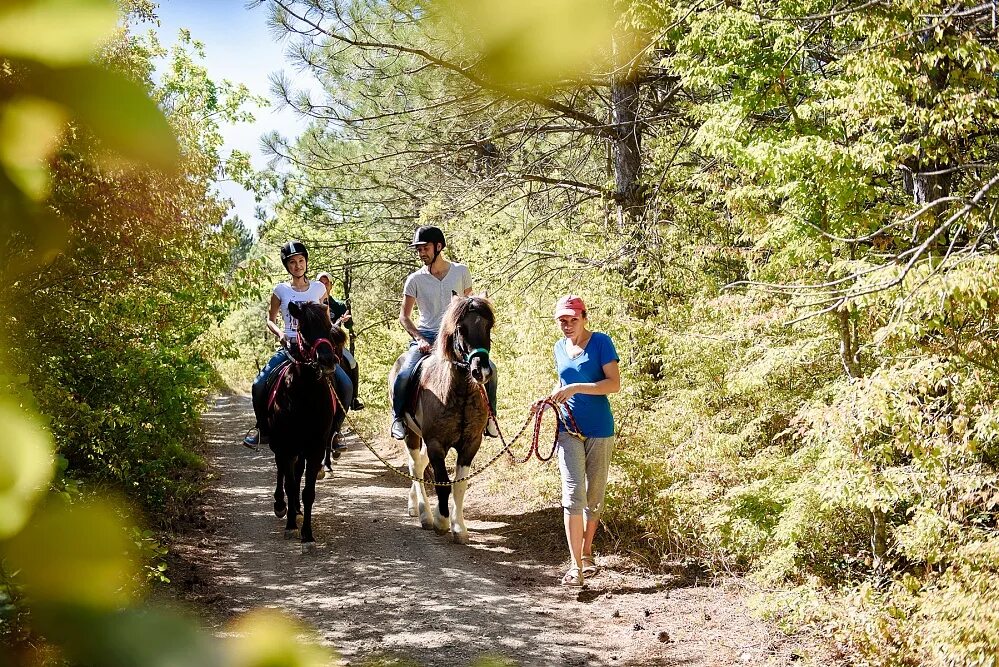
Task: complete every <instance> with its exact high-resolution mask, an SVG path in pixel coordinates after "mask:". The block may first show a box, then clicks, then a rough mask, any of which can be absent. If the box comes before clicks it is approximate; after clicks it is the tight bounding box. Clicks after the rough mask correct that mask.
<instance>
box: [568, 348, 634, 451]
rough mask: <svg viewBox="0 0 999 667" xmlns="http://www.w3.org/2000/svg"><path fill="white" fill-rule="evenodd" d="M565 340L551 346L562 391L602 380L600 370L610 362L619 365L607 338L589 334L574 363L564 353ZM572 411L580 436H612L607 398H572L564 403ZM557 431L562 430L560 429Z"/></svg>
mask: <svg viewBox="0 0 999 667" xmlns="http://www.w3.org/2000/svg"><path fill="white" fill-rule="evenodd" d="M568 342H569V339H568V338H562V339H560V340H559V341H558V342H557V343H555V371H556V372H557V373H558V378H559V380H560V381H561V384H562V386H563V387H564V386H565V385H567V384H574V383H576V382H599V381H600V380H606V379H607V376H606V375H605V374H604V366H605V365H606V364H609V363H610V362H612V361H620V359H619V358H618V356H617V350H615V349H614V343H613V342H612V341H611V339H610V336H608V335H607V334H605V333H600V332H599V331H594V332H593V333H592V334H590V340H588V341H587V342H586V347H585V348H583V353H582V354H580V355H579V356H578V357H576V358H575V359H572V358H570V357H569V355H568V354H567V353H566V351H565V347H566V344H567V343H568ZM566 405H568V406H569V409H570V410H572V416H573V417H574V418H575V420H576V425H577V426H578V427H579V431H580V433H582V434H583V435H584V436H586V437H587V438H609V437H610V436H612V435H614V415H613V414H611V408H610V400H608V398H607V396H606V395H605V396H590V395H589V394H576V395H575V396H573V397H571V398H570V399H569V400H568V401H566ZM560 430H563V431H564V430H565V429H564V428H561V427H560Z"/></svg>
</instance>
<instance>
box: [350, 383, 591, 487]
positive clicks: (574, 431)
mask: <svg viewBox="0 0 999 667" xmlns="http://www.w3.org/2000/svg"><path fill="white" fill-rule="evenodd" d="M334 391H335V389H334ZM479 393H480V395H481V396H482V398H483V400H485V402H486V410H487V411H488V412H489V419H492V420H493V423H494V424H496V430H497V432H499V436H500V442H501V443H502V445H503V448H502V449H500V450H499V451H498V452H497V453H496V454H495V455H494V456H493V457H492V458H491V459H489V460H488V461H487V462H486V464H485V465H484V466H482V467H481V468H478V469H477V470H473V471H471V472H470V473H469V474H467V475H465V476H464V477H462V478H461V479H456V480H452V481H450V482H438V481H430V480H427V479H423V478H421V477H414V476H413V475H410V474H408V473H405V472H402V471H400V470H398V469H397V468H396V467H395V466H394V465H393V464H392V463H391V462H390V461H387V460H386V459H385V458H384V457H383V456H382V455H381V454H379V453H378V452H377V451H376V450H375V448H374V447H373V446H372V445H371V443H370V442H369V441H368V440H367V438H365V437H364V436H363V435H361V432H360V430H358V428H357V426H356V425H355V424H354V420H353V419H351V417H350V412H349V411H348V412H347V416H346V420H347V422H348V423H349V425H350V428H351V430H352V431H354V435H356V436H357V439H358V440H360V441H361V443H363V444H364V446H365V447H367V448H368V451H370V452H371V453H372V454H374V455H375V458H376V459H378V460H379V461H381V463H382V465H384V466H385V467H386V468H388V469H389V470H390V471H391V472H393V473H395V474H396V475H398V476H399V477H402V478H404V479H407V480H409V481H410V482H418V483H420V484H428V485H430V486H434V487H445V486H454V485H455V484H459V483H461V482H467V481H469V480H470V479H472V478H473V477H476V476H478V475H481V474H482V473H483V472H485V471H486V469H488V468H489V467H490V466H491V465H493V464H494V463H496V462H497V461H498V460H499V459H500V458H501V457H502V456H503V454H508V455H509V456H510V458H511V459H513V461H514V463H527V462H528V461H529V460H530V459H531V455H532V454H533V455H534V456H536V457H537V459H538V460H539V461H541V462H547V461H550V460H551V459H552V457H553V456H554V455H555V450H556V448H557V447H558V434H559V431H560V428H558V427H562V428H563V429H564V430H565V431H566V432H567V433H569V434H570V435H572V436H573V437H576V438H579V439H583V437H584V436H583V435H582V434H581V433H580V432H579V426H578V425H577V424H576V419H575V417H574V416H573V414H572V410H571V409H570V408H569V406H568V405H566V406H564V407H565V410H566V417H568V421H569V425H570V426H571V427H572V428H568V427H567V426H566V420H564V419H563V418H562V413H561V411H560V410H559V409H558V403H556V402H555V401H553V400H552V399H550V398H545V399H542V400H541V401H539V402H538V403H537V405H539V406H540V407H539V409H538V410H536V411H535V412H533V413H531V414H529V415H528V416H527V419H526V420H525V421H524V424H523V426H521V427H520V430H519V431H517V434H516V435H515V436H513V439H512V440H510V441H509V442H507V441H506V438H504V437H503V431H502V430H501V429H500V425H499V420H498V419H496V415H495V414H493V410H492V407H491V406H490V405H489V397H488V396H487V395H486V389H485V387H484V386H482V385H481V384H480V385H479ZM337 398H338V399H339V397H337ZM548 408H551V409H552V410H553V412H554V413H555V419H556V422H557V423H558V427H557V428H556V429H555V438H554V440H553V442H552V449H551V451H550V452H549V453H548V456H544V457H543V456H542V455H541V452H540V450H539V449H538V446H539V441H540V440H541V426H542V420H543V415H544V412H545V411H546V410H547V409H548ZM532 419H533V420H534V437H533V438H532V440H531V445H530V447H528V449H527V454H526V456H524V458H523V459H518V458H517V457H516V456H514V453H513V452H512V451H511V449H510V448H511V447H513V445H514V444H516V442H517V441H518V440H519V439H520V437H521V436H522V435H523V434H524V432H525V431H526V430H527V426H528V425H529V424H530V423H531V420H532Z"/></svg>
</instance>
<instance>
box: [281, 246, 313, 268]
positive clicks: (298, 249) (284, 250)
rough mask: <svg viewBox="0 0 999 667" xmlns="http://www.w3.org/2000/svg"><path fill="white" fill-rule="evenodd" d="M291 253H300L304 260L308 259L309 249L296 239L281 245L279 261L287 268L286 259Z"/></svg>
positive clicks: (289, 257)
mask: <svg viewBox="0 0 999 667" xmlns="http://www.w3.org/2000/svg"><path fill="white" fill-rule="evenodd" d="M293 255H301V256H303V257H305V261H306V262H308V261H309V249H308V248H306V247H305V244H304V243H302V242H301V241H299V240H298V239H293V240H291V241H288V242H287V243H285V244H284V245H283V246H281V263H282V264H284V266H285V268H288V260H289V259H291V257H292V256H293Z"/></svg>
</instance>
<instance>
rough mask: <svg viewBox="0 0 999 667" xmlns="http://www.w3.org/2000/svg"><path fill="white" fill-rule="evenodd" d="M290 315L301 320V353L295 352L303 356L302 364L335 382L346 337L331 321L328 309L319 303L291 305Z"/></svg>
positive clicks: (289, 308)
mask: <svg viewBox="0 0 999 667" xmlns="http://www.w3.org/2000/svg"><path fill="white" fill-rule="evenodd" d="M288 313H289V314H290V315H291V316H292V317H294V318H295V319H296V320H298V341H299V349H298V350H293V352H296V353H297V354H298V355H300V356H301V359H299V361H301V362H302V363H304V364H305V365H306V366H307V367H309V368H312V369H314V370H315V371H316V373H317V374H318V375H319V376H321V377H323V378H325V379H327V380H332V378H333V375H334V373H336V367H337V364H338V363H339V358H340V355H341V354H342V352H343V347H344V345H346V344H347V334H345V333H344V332H343V330H342V329H341V328H340V327H335V326H333V322H331V321H330V311H329V308H328V307H327V306H325V305H323V304H320V303H313V302H307V301H302V302H294V301H293V302H292V303H289V304H288Z"/></svg>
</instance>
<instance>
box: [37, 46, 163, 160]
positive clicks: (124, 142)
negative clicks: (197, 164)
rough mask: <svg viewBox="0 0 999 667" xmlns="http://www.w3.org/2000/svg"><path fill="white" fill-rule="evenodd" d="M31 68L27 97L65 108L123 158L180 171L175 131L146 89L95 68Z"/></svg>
mask: <svg viewBox="0 0 999 667" xmlns="http://www.w3.org/2000/svg"><path fill="white" fill-rule="evenodd" d="M27 67H28V69H29V71H28V73H27V76H26V77H25V82H24V88H25V89H26V92H28V93H31V94H33V95H36V96H37V97H41V98H44V99H47V100H51V101H53V102H56V103H58V104H61V105H62V106H64V107H66V108H67V109H68V110H69V111H70V113H71V114H72V116H73V117H74V118H75V119H76V120H77V121H79V122H80V123H81V124H83V125H85V126H86V127H87V128H88V129H89V130H90V131H91V132H93V133H94V134H95V135H96V136H97V137H98V138H99V139H100V140H101V141H102V142H104V143H105V144H106V145H107V146H108V148H110V149H111V150H113V151H115V152H116V153H118V154H119V155H120V156H121V157H124V158H126V159H131V160H136V161H139V162H143V163H146V164H148V165H150V166H153V167H157V168H159V169H162V170H165V171H169V170H172V169H174V168H176V164H177V160H178V158H179V151H178V147H177V140H176V138H175V137H174V134H173V130H172V128H171V127H170V124H169V123H168V122H167V119H166V117H165V116H164V115H163V112H162V111H161V110H160V109H159V107H157V106H156V104H155V103H154V102H153V101H152V100H151V99H150V98H149V95H148V94H147V92H146V91H145V90H144V89H143V88H142V86H140V85H139V84H137V83H135V82H134V81H131V80H130V79H128V78H126V77H125V76H123V75H121V74H118V73H116V72H111V71H109V70H105V69H102V68H100V67H97V66H94V65H80V66H72V67H63V68H49V67H44V66H41V65H27Z"/></svg>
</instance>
